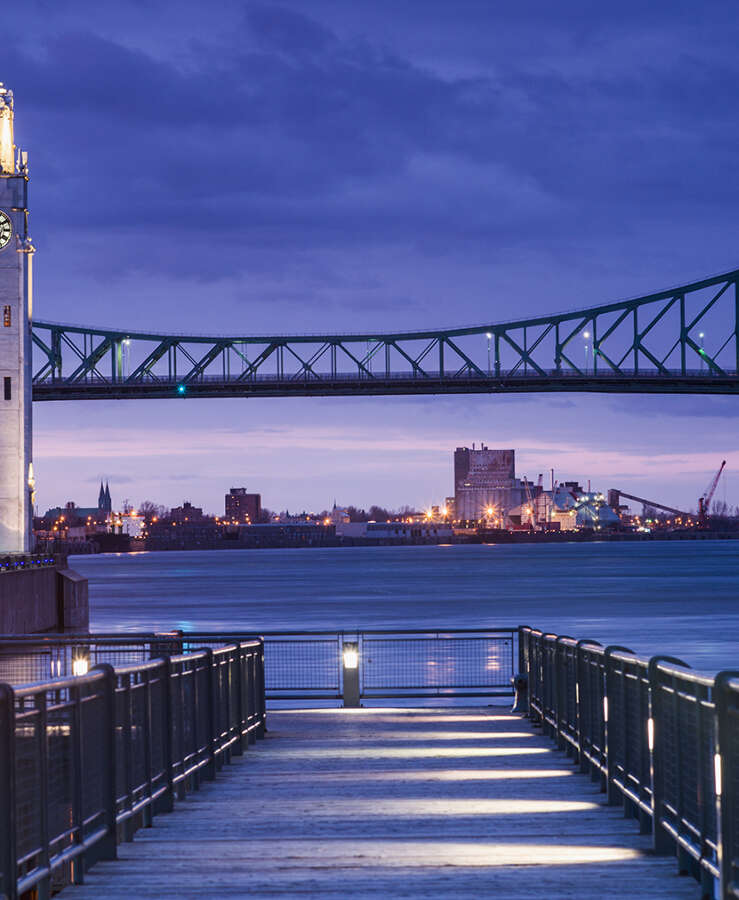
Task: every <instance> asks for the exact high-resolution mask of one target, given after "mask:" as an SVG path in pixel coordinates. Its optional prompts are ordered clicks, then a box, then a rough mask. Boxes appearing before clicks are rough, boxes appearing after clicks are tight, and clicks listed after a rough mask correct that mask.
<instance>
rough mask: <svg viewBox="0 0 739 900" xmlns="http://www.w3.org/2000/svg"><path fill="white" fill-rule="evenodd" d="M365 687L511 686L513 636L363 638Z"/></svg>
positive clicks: (401, 688)
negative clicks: (511, 637)
mask: <svg viewBox="0 0 739 900" xmlns="http://www.w3.org/2000/svg"><path fill="white" fill-rule="evenodd" d="M362 660H363V665H362V674H363V687H364V690H369V691H372V690H384V689H396V690H404V689H405V690H414V689H415V690H421V689H424V688H437V689H444V688H450V689H451V688H457V689H463V688H468V689H476V688H491V687H507V686H508V685H509V681H510V677H511V669H512V665H513V641H512V640H511V639H510V638H489V637H464V638H444V637H431V638H426V637H418V638H416V637H402V638H377V637H365V638H364V641H363V643H362Z"/></svg>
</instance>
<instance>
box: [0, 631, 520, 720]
mask: <svg viewBox="0 0 739 900" xmlns="http://www.w3.org/2000/svg"><path fill="white" fill-rule="evenodd" d="M249 637H250V635H244V634H239V633H222V634H213V633H203V632H197V633H193V632H189V633H184V634H183V633H179V632H167V633H162V634H151V633H149V634H145V633H144V634H129V635H121V634H92V635H90V634H87V635H84V634H82V635H65V636H59V635H25V636H13V635H5V636H0V680H5V681H10V682H12V683H16V684H17V683H22V682H24V681H29V680H39V679H43V678H49V677H52V676H55V675H56V676H58V675H65V674H70V673H72V672H73V671H74V668H75V666H79V665H80V664H82V665H83V666H84V665H94V664H96V663H101V662H102V663H112V664H114V665H123V664H125V665H129V664H132V663H136V662H138V661H143V660H146V659H148V658H151V657H155V656H160V655H161V654H162V652H164V651H165V650H166V652H169V653H174V652H181V651H182V650H186V651H194V650H198V649H199V648H202V647H204V646H210V647H213V646H217V645H218V643H223V642H225V641H241V640H245V639H248V638H249ZM260 637H261V638H262V639H263V640H264V646H265V663H264V679H265V696H266V698H267V699H268V700H274V701H278V700H279V701H295V700H301V701H310V700H320V701H335V702H343V703H345V704H351V705H354V704H356V703H357V702H359V700H366V701H371V700H379V699H388V698H403V697H407V698H441V697H449V698H454V697H478V696H479V697H489V696H509V695H511V694H512V683H511V680H512V678H513V676H514V675H515V672H516V665H515V661H516V640H517V629H515V628H494V629H477V630H475V629H451V630H445V631H431V630H428V631H419V630H402V629H395V630H389V629H386V630H363V631H335V630H334V631H282V632H265V633H263V634H262V635H261V636H260Z"/></svg>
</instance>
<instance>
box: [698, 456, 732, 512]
mask: <svg viewBox="0 0 739 900" xmlns="http://www.w3.org/2000/svg"><path fill="white" fill-rule="evenodd" d="M725 465H726V460H724V461H723V462H722V463H721V465H720V466H719V467H718V472H716V474H715V475H714V476H713V479H712V480H711V483H710V484H709V485H708V487H707V488H706V492H705V493H704V494H703V496H702V497H699V498H698V524H699V525H707V524H708V510H709V509H710V508H711V500H713V495H714V494H715V493H716V488H717V487H718V482H719V478H721V473H722V472H723V471H724V466H725Z"/></svg>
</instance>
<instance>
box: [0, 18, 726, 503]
mask: <svg viewBox="0 0 739 900" xmlns="http://www.w3.org/2000/svg"><path fill="white" fill-rule="evenodd" d="M8 6H9V8H8V9H7V10H6V9H3V48H4V49H3V53H2V57H0V80H2V81H4V82H5V83H6V84H7V85H8V86H9V87H12V88H13V89H14V91H15V96H16V139H17V142H18V143H19V144H20V145H21V146H23V147H24V148H26V149H28V150H29V151H30V161H31V175H32V194H31V203H32V218H31V226H32V235H33V237H34V240H35V243H36V245H37V247H38V253H37V255H36V273H35V278H36V300H35V313H36V315H37V316H38V317H39V318H46V319H52V320H56V321H67V322H72V323H87V324H91V325H113V326H119V327H125V328H127V329H131V330H133V329H135V328H139V329H143V330H146V329H151V330H172V331H178V332H206V333H207V332H211V331H212V332H214V333H227V332H239V333H242V334H243V333H249V332H266V331H273V332H279V331H282V330H285V331H290V332H295V331H321V330H325V331H334V330H335V331H355V330H359V329H383V330H392V329H401V328H422V327H423V328H427V327H433V326H446V325H464V324H468V323H477V322H481V321H494V320H497V319H508V318H511V317H512V316H514V315H515V316H523V315H527V314H535V313H542V312H547V311H557V310H560V309H569V308H572V307H577V306H585V305H591V304H595V303H599V302H604V301H606V300H610V299H618V298H620V297H623V296H631V295H635V294H641V293H645V292H647V291H649V290H652V289H659V288H662V287H665V286H667V285H670V284H675V283H679V282H681V281H687V280H690V279H692V278H697V277H700V276H703V275H706V274H709V273H713V272H719V271H723V270H728V269H731V268H735V267H737V266H738V265H739V249H738V247H737V234H739V203H737V200H738V199H739V177H737V176H738V175H739V171H738V170H739V155H737V150H736V148H737V146H738V145H739V124H737V123H738V122H739V115H737V113H738V112H739V110H738V109H737V107H738V106H739V100H738V95H737V92H736V84H737V76H738V74H739V72H738V71H737V70H738V69H739V62H737V53H736V46H737V41H738V40H739V19H738V17H737V16H736V11H735V9H734V8H733V7H732V5H731V4H725V3H719V2H714V0H706V2H704V3H702V4H700V5H696V4H695V3H686V2H675V0H671V2H669V3H668V2H654V3H650V4H644V3H642V2H635V0H624V2H621V3H620V4H618V5H612V6H610V7H603V5H602V4H593V3H590V2H588V3H586V2H584V0H582V2H566V0H565V2H562V3H559V4H552V3H551V2H543V0H542V2H520V3H517V4H499V3H498V4H494V3H490V2H489V0H458V2H456V3H453V4H452V3H449V2H446V0H445V2H440V0H423V2H415V0H406V2H404V3H395V2H394V3H390V2H387V0H371V2H370V0H362V2H355V3H346V2H345V0H341V2H340V0H313V2H310V3H309V2H301V3H298V2H285V3H281V4H279V5H278V4H272V3H266V4H264V3H262V4H260V3H254V4H251V3H243V2H238V3H237V2H228V0H226V2H220V3H218V4H217V5H216V7H215V9H216V12H214V14H213V15H212V16H208V15H207V12H206V10H205V8H204V7H203V4H202V3H191V4H189V3H187V2H183V0H177V2H176V3H174V2H173V3H157V2H143V0H128V2H126V0H120V2H118V3H116V4H100V3H99V2H94V3H93V2H85V0H54V2H49V0H36V2H34V0H27V2H25V3H23V4H9V5H8ZM738 404H739V401H737V400H734V399H732V398H696V397H682V398H681V397H608V396H597V395H591V396H582V395H579V396H578V395H565V394H560V395H553V396H536V395H530V396H519V397H515V398H500V397H494V396H492V397H471V398H469V397H459V398H448V397H447V398H433V397H431V398H422V399H418V398H394V399H386V398H373V399H366V398H365V399H356V400H352V399H325V400H250V401H239V400H219V401H213V400H208V401H206V400H202V401H192V402H189V401H176V402H175V401H174V400H172V401H119V402H104V403H99V402H94V403H93V402H87V403H84V402H79V403H74V402H70V403H57V404H53V403H47V404H36V406H35V409H34V415H35V468H36V474H37V481H38V501H39V505H40V507H41V508H42V509H45V508H46V507H47V506H49V505H52V504H56V503H63V502H64V501H66V500H67V499H72V498H74V499H75V500H76V501H77V502H78V503H80V504H83V505H84V504H88V503H94V502H95V500H96V497H97V482H98V481H99V479H100V477H101V476H102V477H105V478H109V479H110V481H111V490H112V492H113V499H114V502H118V501H120V500H122V499H123V498H124V497H129V498H130V499H131V500H132V501H133V502H134V503H138V502H139V501H140V500H142V499H144V498H151V499H155V500H158V501H161V502H163V503H166V504H178V503H180V502H181V501H182V500H183V499H186V498H187V499H191V500H192V501H193V502H195V503H196V504H198V505H203V506H205V507H206V508H208V509H211V510H214V511H218V510H219V509H220V508H221V506H222V496H223V493H224V492H225V490H227V489H228V488H229V487H230V486H232V485H234V486H236V485H246V486H247V487H249V488H250V489H253V490H257V491H260V492H261V493H262V496H263V502H264V503H265V504H266V505H267V506H269V507H271V508H284V507H286V506H287V507H289V508H291V509H295V508H302V507H309V508H310V507H312V508H321V507H325V506H326V505H329V504H330V503H331V502H333V499H334V498H336V499H337V501H338V502H339V503H350V502H353V503H356V504H369V503H372V502H378V503H382V504H386V505H389V506H398V505H400V504H404V503H409V504H417V505H419V506H420V505H426V504H428V503H431V502H438V501H439V500H441V499H443V497H444V496H445V495H446V494H448V493H450V492H451V490H452V458H451V451H452V449H453V448H454V447H455V446H457V445H460V444H469V443H471V442H472V441H485V442H486V443H487V444H489V445H490V446H501V447H515V448H516V450H517V468H518V473H519V474H526V475H528V476H529V477H536V475H537V474H538V473H539V472H541V471H548V469H549V468H551V467H552V466H553V467H554V468H555V469H556V475H557V477H559V478H561V479H564V478H580V479H587V478H591V479H592V481H593V486H594V487H595V486H597V487H599V488H601V489H603V490H605V489H607V488H608V487H620V488H622V489H624V490H627V491H633V492H634V493H637V494H646V495H647V496H650V497H654V498H655V499H662V500H664V501H665V502H668V503H674V504H677V505H683V506H693V507H694V506H695V504H696V498H697V497H698V496H699V495H700V493H701V492H702V491H703V489H704V488H705V486H706V483H707V482H708V481H709V479H710V477H711V475H712V474H713V472H714V471H715V469H716V468H717V467H718V465H719V463H720V461H721V459H723V458H726V459H727V460H728V468H727V479H726V485H725V488H724V486H722V487H720V488H719V491H718V497H719V499H723V497H724V489H725V490H726V499H727V500H728V501H729V502H731V503H735V502H739V491H735V490H734V488H735V485H736V484H737V483H739V481H737V479H736V478H735V475H734V473H735V472H737V471H738V470H739V450H737V449H735V448H736V447H737V444H738V442H737V438H738V437H739V425H738V424H737V417H736V411H737V409H739V405H738Z"/></svg>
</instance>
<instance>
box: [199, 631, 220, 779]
mask: <svg viewBox="0 0 739 900" xmlns="http://www.w3.org/2000/svg"><path fill="white" fill-rule="evenodd" d="M204 652H205V663H206V665H205V672H206V679H205V680H206V685H207V688H206V691H205V693H206V697H205V698H203V697H201V696H200V693H199V692H198V703H202V702H203V701H205V702H206V703H207V709H206V721H207V723H208V735H207V738H208V765H207V766H205V769H204V772H205V777H206V778H209V779H211V780H212V779H214V778H215V777H216V716H215V712H216V711H215V689H216V688H215V677H214V674H215V673H214V671H213V650H212V649H211V648H210V647H207V648H206V649H205V651H204Z"/></svg>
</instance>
